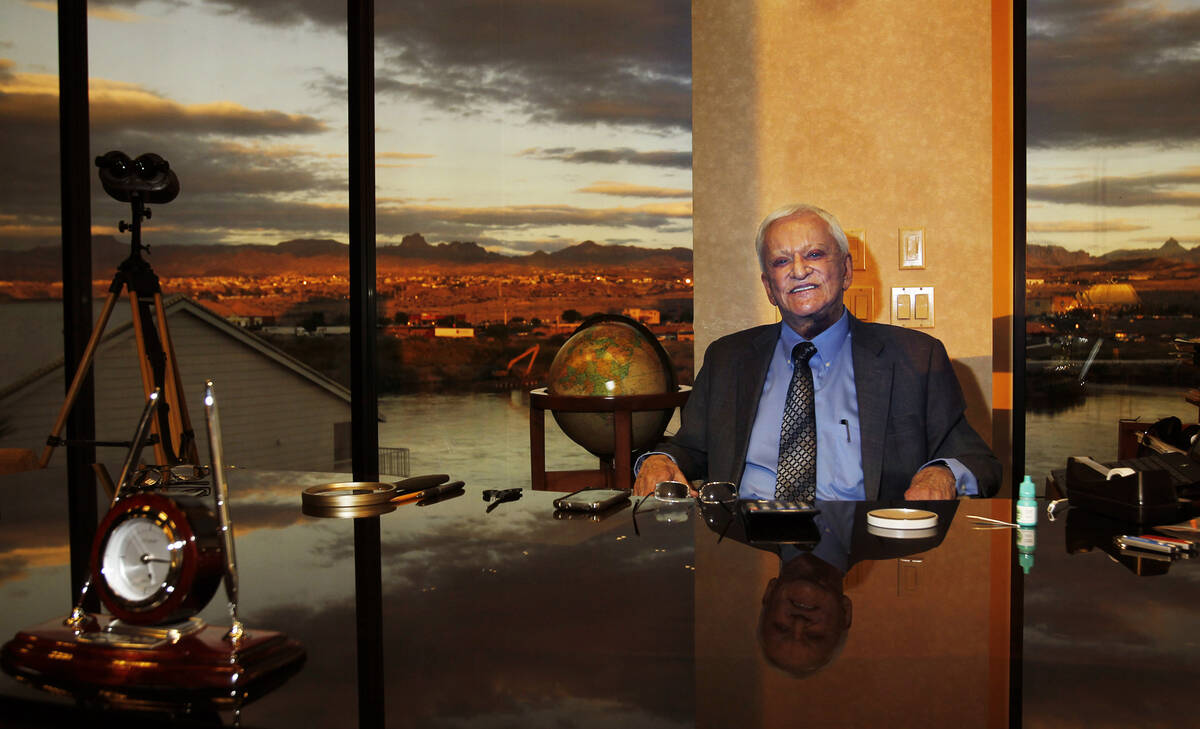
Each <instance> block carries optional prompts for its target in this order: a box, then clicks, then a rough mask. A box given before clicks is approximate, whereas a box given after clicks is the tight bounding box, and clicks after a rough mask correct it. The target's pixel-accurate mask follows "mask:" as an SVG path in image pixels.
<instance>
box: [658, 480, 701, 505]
mask: <svg viewBox="0 0 1200 729" xmlns="http://www.w3.org/2000/svg"><path fill="white" fill-rule="evenodd" d="M691 491H692V487H691V486H688V485H687V484H686V483H683V482H682V481H659V482H658V483H657V484H655V485H654V498H655V499H657V500H658V501H665V502H667V503H668V504H677V503H680V502H683V501H690V500H691V498H692V494H691Z"/></svg>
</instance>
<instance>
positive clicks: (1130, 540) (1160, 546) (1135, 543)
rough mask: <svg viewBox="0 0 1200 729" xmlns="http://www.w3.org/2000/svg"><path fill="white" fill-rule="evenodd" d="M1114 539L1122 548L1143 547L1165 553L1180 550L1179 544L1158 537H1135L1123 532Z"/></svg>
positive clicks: (1142, 548)
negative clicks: (1166, 541) (1163, 540)
mask: <svg viewBox="0 0 1200 729" xmlns="http://www.w3.org/2000/svg"><path fill="white" fill-rule="evenodd" d="M1113 541H1115V542H1116V543H1117V546H1118V547H1120V548H1122V549H1141V550H1145V551H1147V552H1163V553H1165V554H1174V553H1175V552H1178V551H1179V546H1178V545H1175V544H1169V543H1165V542H1162V541H1159V540H1157V539H1146V538H1145V537H1135V536H1132V535H1130V534H1123V535H1121V536H1119V537H1116V539H1114V540H1113Z"/></svg>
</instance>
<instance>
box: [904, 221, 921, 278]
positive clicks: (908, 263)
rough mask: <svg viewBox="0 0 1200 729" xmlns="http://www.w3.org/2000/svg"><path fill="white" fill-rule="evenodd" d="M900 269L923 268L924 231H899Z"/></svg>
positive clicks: (911, 229) (908, 229) (918, 229)
mask: <svg viewBox="0 0 1200 729" xmlns="http://www.w3.org/2000/svg"><path fill="white" fill-rule="evenodd" d="M900 268H901V269H911V268H925V229H924V228H901V229H900Z"/></svg>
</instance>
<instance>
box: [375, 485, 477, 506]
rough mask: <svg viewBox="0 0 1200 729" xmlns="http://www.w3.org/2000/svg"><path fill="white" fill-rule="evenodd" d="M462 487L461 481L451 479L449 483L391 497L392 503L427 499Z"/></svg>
mask: <svg viewBox="0 0 1200 729" xmlns="http://www.w3.org/2000/svg"><path fill="white" fill-rule="evenodd" d="M462 487H463V482H462V481H451V482H450V483H444V484H442V485H441V486H434V487H433V488H428V489H425V490H424V491H414V492H412V493H411V494H401V495H399V496H397V497H396V498H394V499H392V503H393V504H406V503H408V502H409V501H421V500H423V499H429V498H433V497H435V496H442V495H443V494H448V493H450V492H451V491H457V490H459V489H461V488H462Z"/></svg>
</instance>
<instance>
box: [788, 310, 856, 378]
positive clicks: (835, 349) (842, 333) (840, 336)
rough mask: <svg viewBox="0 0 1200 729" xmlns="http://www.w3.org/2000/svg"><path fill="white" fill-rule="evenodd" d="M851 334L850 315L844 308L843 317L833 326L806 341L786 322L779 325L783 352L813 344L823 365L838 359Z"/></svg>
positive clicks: (817, 357) (816, 356)
mask: <svg viewBox="0 0 1200 729" xmlns="http://www.w3.org/2000/svg"><path fill="white" fill-rule="evenodd" d="M849 334H850V315H849V314H848V313H847V312H846V309H845V308H844V307H843V309H842V315H841V316H840V317H839V318H838V320H837V321H836V322H834V323H833V326H831V327H829V328H828V329H826V330H825V331H823V332H821V333H820V334H818V335H817V336H815V337H813V338H812V339H805V338H804V337H802V336H800V335H799V334H797V333H796V330H795V329H792V328H791V327H789V326H788V325H787V323H786V322H780V324H779V338H780V339H781V340H783V351H784V352H791V351H792V349H793V348H795V346H796V345H797V344H799V343H800V342H812V343H813V345H814V346H815V347H816V348H817V354H816V355H815V358H816V359H818V360H819V362H820V363H821V364H828V363H830V362H832V361H834V360H835V359H837V356H838V353H839V352H841V351H842V347H843V346H845V344H846V340H847V338H848V336H847V335H849Z"/></svg>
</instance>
